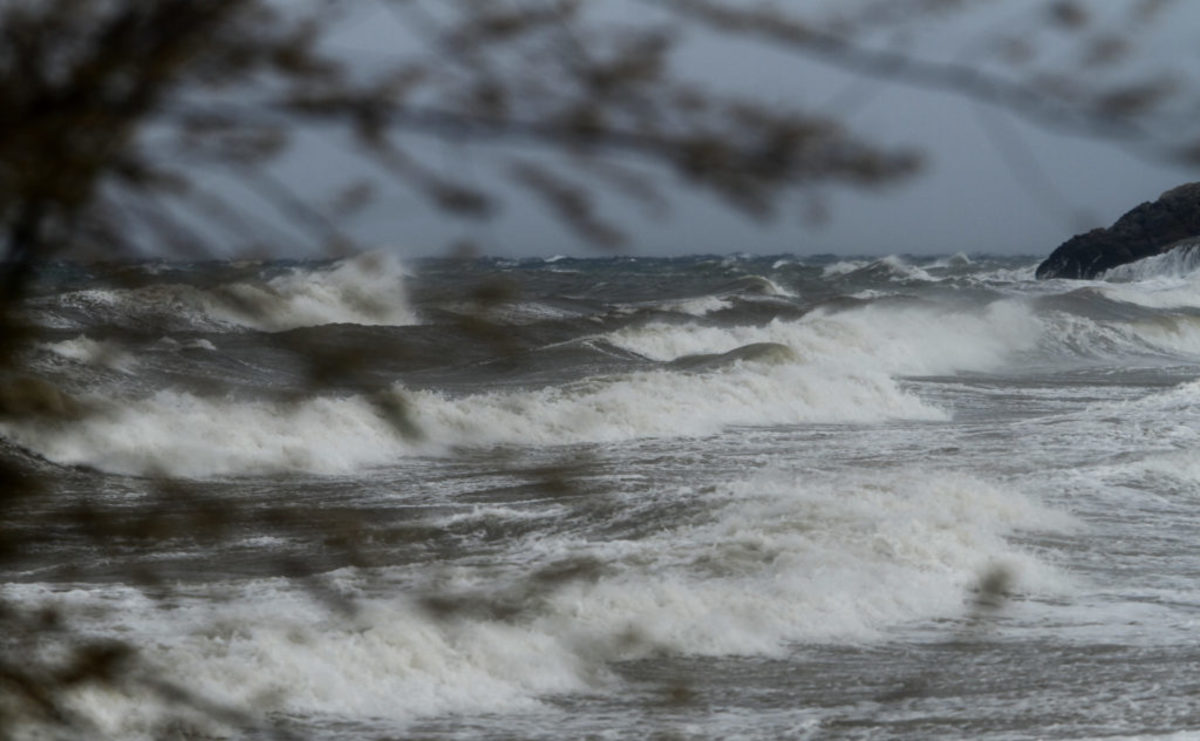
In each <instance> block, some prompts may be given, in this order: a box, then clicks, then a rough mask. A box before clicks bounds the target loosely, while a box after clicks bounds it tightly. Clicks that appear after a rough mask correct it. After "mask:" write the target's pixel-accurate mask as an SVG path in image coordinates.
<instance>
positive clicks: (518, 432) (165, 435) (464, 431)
mask: <svg viewBox="0 0 1200 741" xmlns="http://www.w3.org/2000/svg"><path fill="white" fill-rule="evenodd" d="M393 393H394V394H396V395H398V397H401V398H402V399H403V401H402V403H403V404H404V405H405V406H406V408H407V409H408V411H409V415H410V419H411V421H412V422H413V423H414V424H415V425H416V426H417V428H418V429H419V430H420V432H421V434H422V437H421V438H420V439H412V438H408V437H404V436H402V435H400V434H399V433H398V432H397V430H396V429H395V428H394V427H393V426H392V425H391V424H390V423H389V422H388V421H387V420H386V419H385V418H384V417H383V416H381V413H380V410H379V407H378V406H377V405H375V404H373V403H372V402H371V401H370V400H369V399H367V398H364V397H360V396H349V397H341V398H334V397H317V398H311V399H306V400H303V401H299V402H267V401H260V402H249V401H239V400H233V399H205V398H201V397H197V396H194V395H192V394H187V393H182V392H174V391H163V392H160V393H158V394H155V395H154V396H150V397H146V398H141V399H123V400H113V399H108V398H91V399H85V400H84V401H85V402H86V403H87V404H88V405H89V407H90V408H91V409H93V410H94V411H93V412H92V413H91V414H90V415H89V416H87V417H85V418H84V419H81V420H78V421H75V422H73V423H72V424H71V425H56V424H51V423H48V422H45V421H39V420H22V421H8V422H4V423H0V432H2V433H3V434H4V435H5V436H7V437H8V438H9V439H11V440H13V441H15V442H17V443H18V444H20V445H23V446H26V447H28V448H30V449H32V450H34V451H36V452H38V453H39V454H41V455H43V456H45V457H47V458H49V459H50V460H53V461H56V462H58V463H63V464H70V465H76V464H82V465H89V466H94V467H96V468H100V469H102V470H105V471H111V472H116V473H129V474H154V473H170V474H173V475H178V476H192V477H205V476H222V475H236V474H263V473H275V472H284V471H310V472H318V473H342V472H353V471H355V470H357V469H358V468H360V467H362V466H381V465H387V464H389V463H394V462H396V461H397V460H398V459H399V458H400V457H402V456H407V455H413V454H422V453H424V454H429V453H437V452H441V451H445V450H447V449H448V448H451V447H454V446H463V445H466V446H488V445H494V444H516V445H528V444H546V445H554V444H561V443H575V442H616V441H622V440H630V439H634V438H640V437H656V436H659V437H676V436H702V435H708V434H713V433H716V432H718V431H720V430H721V429H723V428H725V427H728V426H733V425H793V424H803V423H813V422H819V423H846V422H854V423H863V422H878V421H882V420H887V419H896V418H905V419H922V420H939V419H945V414H944V413H943V412H942V411H940V410H939V409H936V408H934V407H932V406H929V405H928V404H925V403H923V402H922V401H920V400H919V399H918V398H916V397H915V396H913V395H912V394H910V393H908V392H906V391H904V390H902V389H900V388H899V387H898V386H897V384H896V382H895V381H893V380H892V379H891V378H890V377H888V376H887V375H886V374H885V373H882V372H879V371H873V370H863V369H859V371H858V372H856V373H855V374H853V375H847V374H846V373H844V372H843V370H842V369H841V368H839V367H830V366H815V367H809V366H805V365H799V364H795V363H781V362H756V361H753V360H747V361H733V362H732V364H731V365H729V366H728V367H724V368H721V369H719V370H716V371H713V372H709V373H704V374H698V373H697V374H693V373H678V372H672V371H666V370H663V371H652V372H644V373H634V374H629V375H624V376H615V377H605V378H594V379H590V380H587V381H583V382H578V383H575V384H570V385H566V386H557V387H549V388H544V389H539V390H534V391H506V392H494V393H484V394H474V395H470V396H463V397H449V396H445V395H442V394H438V393H435V392H429V391H419V392H405V391H403V389H400V388H397V389H395V390H394V391H393Z"/></svg>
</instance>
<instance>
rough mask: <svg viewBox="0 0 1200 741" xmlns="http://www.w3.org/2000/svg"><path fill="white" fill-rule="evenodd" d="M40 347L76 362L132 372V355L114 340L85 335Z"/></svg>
mask: <svg viewBox="0 0 1200 741" xmlns="http://www.w3.org/2000/svg"><path fill="white" fill-rule="evenodd" d="M40 347H42V349H45V350H48V351H50V352H52V353H54V354H55V355H58V356H59V357H62V358H66V359H67V360H71V361H74V362H76V363H83V364H86V365H98V366H103V367H105V368H111V369H112V370H118V371H121V372H123V373H132V372H133V369H134V366H135V364H136V361H135V360H134V359H133V356H132V355H130V354H129V353H128V352H126V351H125V350H123V349H122V348H121V347H120V346H119V345H117V344H116V343H115V342H109V341H105V340H93V339H92V338H90V337H88V336H87V335H79V336H78V337H75V338H72V339H69V340H63V341H62V342H50V343H44V344H42V345H40Z"/></svg>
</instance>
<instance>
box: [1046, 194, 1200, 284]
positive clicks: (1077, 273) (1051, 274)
mask: <svg viewBox="0 0 1200 741" xmlns="http://www.w3.org/2000/svg"><path fill="white" fill-rule="evenodd" d="M1198 235H1200V182H1198V183H1187V184H1185V185H1180V186H1179V187H1177V188H1172V189H1171V190H1168V191H1167V192H1166V193H1163V194H1162V195H1161V196H1159V198H1158V200H1157V201H1154V202H1153V203H1151V202H1147V203H1143V204H1142V205H1140V206H1138V207H1137V208H1135V209H1133V210H1132V211H1129V212H1127V213H1126V214H1125V215H1124V216H1122V217H1121V218H1119V219H1117V221H1116V223H1115V224H1113V225H1112V226H1110V227H1108V228H1107V229H1093V230H1091V231H1090V232H1087V233H1086V234H1077V235H1075V236H1074V237H1071V238H1070V239H1068V240H1067V241H1066V242H1064V243H1063V244H1062V245H1060V246H1059V248H1058V249H1056V250H1054V252H1052V253H1050V257H1048V258H1046V260H1045V262H1043V263H1042V264H1041V265H1039V266H1038V269H1037V277H1038V278H1095V277H1096V276H1098V275H1099V274H1100V273H1103V272H1104V271H1105V270H1108V269H1109V268H1114V267H1116V266H1118V265H1124V264H1125V263H1128V262H1133V261H1134V260H1141V259H1142V258H1144V257H1151V256H1153V255H1159V254H1162V253H1164V252H1167V251H1168V250H1170V249H1172V248H1173V247H1175V246H1176V245H1178V244H1179V243H1181V242H1188V243H1191V242H1192V240H1190V239H1189V238H1192V237H1196V236H1198Z"/></svg>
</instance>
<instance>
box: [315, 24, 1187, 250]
mask: <svg viewBox="0 0 1200 741" xmlns="http://www.w3.org/2000/svg"><path fill="white" fill-rule="evenodd" d="M614 2H615V0H614ZM793 5H794V7H799V8H806V7H809V6H813V5H814V3H795V4H793ZM994 5H1000V7H1001V8H1002V9H1003V10H1004V11H1005V13H1006V14H1007V16H1008V17H1009V18H1015V19H1016V24H1017V25H1015V26H1014V28H1015V29H1017V30H1018V31H1019V30H1020V28H1021V26H1020V25H1019V24H1020V23H1021V22H1023V21H1028V18H1024V19H1023V18H1022V14H1023V13H1024V14H1026V15H1028V12H1027V11H1028V9H1029V8H1035V7H1042V6H1043V5H1044V3H1036V2H1033V1H1032V0H1030V1H1029V2H1026V1H1025V0H1020V1H1018V0H1013V1H1012V2H1008V3H1005V4H994ZM994 5H993V7H994ZM1132 5H1133V3H1132V2H1129V3H1111V2H1109V3H1104V4H1102V5H1099V6H1098V7H1101V8H1105V9H1112V8H1128V7H1132ZM619 7H620V6H619V4H613V5H610V6H607V8H606V9H612V12H614V13H618V14H619V13H620V12H626V11H625V10H618V8H619ZM629 7H631V8H633V9H632V10H629V11H628V12H638V11H637V9H636V4H634V5H630V6H629ZM785 7H788V6H787V5H786V4H785ZM975 21H978V17H976V18H975ZM1038 22H1040V21H1038ZM390 24H393V25H390ZM993 27H995V26H992V25H988V24H987V23H985V24H984V25H983V26H982V28H983V29H984V30H985V31H986V30H987V29H990V28H993ZM979 28H980V26H979V25H978V24H977V25H976V26H975V27H973V30H972V29H965V30H964V28H963V27H961V26H954V25H951V26H949V27H948V28H943V29H939V30H937V31H936V32H935V33H937V34H941V37H940V39H941V40H939V38H938V37H937V36H936V35H935V37H934V38H933V41H929V40H928V39H925V38H921V39H920V41H921V42H922V43H924V44H932V45H933V46H935V47H937V45H939V44H942V45H944V50H945V51H946V52H947V53H948V54H951V55H953V54H955V53H958V52H959V51H961V48H962V46H963V44H964V43H970V41H969V39H968V41H967V42H964V41H963V38H960V37H959V36H964V35H967V34H969V33H975V32H977V31H978V29H979ZM1118 28H1119V26H1118ZM1195 30H1200V3H1187V4H1186V6H1185V7H1180V8H1176V11H1175V13H1174V15H1172V16H1170V19H1169V21H1168V22H1164V23H1160V24H1159V26H1158V27H1156V28H1154V29H1152V36H1145V35H1143V36H1142V37H1139V38H1138V39H1137V41H1138V42H1139V44H1140V45H1139V47H1138V48H1139V49H1141V50H1143V53H1144V54H1145V55H1146V56H1147V57H1148V58H1149V61H1148V62H1147V64H1157V63H1163V62H1166V63H1168V64H1167V65H1166V66H1169V67H1172V68H1183V69H1189V68H1190V69H1195V68H1196V67H1197V62H1200V42H1198V41H1197V39H1200V34H1197V33H1195ZM918 35H919V34H918ZM401 36H402V31H400V30H398V29H397V28H396V27H395V26H394V18H389V17H388V16H387V14H385V13H384V14H381V13H377V12H372V11H367V12H364V14H363V15H362V17H361V18H359V19H357V20H356V21H355V22H354V23H352V24H349V25H348V27H347V29H346V31H345V32H344V33H342V34H341V36H340V37H339V39H338V43H339V44H343V45H346V46H347V47H353V48H356V49H364V50H376V51H378V50H386V49H387V48H389V47H392V46H394V44H395V43H396V39H397V38H400V37H401ZM1071 41H1072V39H1071V38H1068V37H1067V36H1066V35H1065V34H1057V35H1056V34H1055V33H1045V34H1043V35H1042V36H1039V38H1037V39H1036V42H1037V43H1038V44H1039V45H1040V49H1041V51H1042V54H1043V55H1044V56H1046V55H1049V56H1050V57H1053V55H1055V54H1065V53H1067V51H1065V50H1066V49H1068V47H1069V46H1070V42H1071ZM1056 45H1059V46H1061V47H1062V48H1061V49H1060V48H1057V46H1056ZM1072 48H1073V47H1072ZM1146 50H1149V51H1146ZM929 51H930V50H929V48H928V47H927V46H926V47H919V48H918V53H920V54H921V55H922V56H930V54H928V53H927V52H929ZM940 51H942V49H938V48H935V49H934V50H933V54H932V56H934V57H937V56H938V53H939V52H940ZM943 56H945V55H944V54H943ZM677 63H678V64H680V65H683V66H684V67H685V68H686V71H687V74H688V75H689V76H691V77H693V78H695V79H697V80H700V81H703V82H704V83H705V84H709V85H711V86H713V87H714V88H717V89H729V88H734V89H737V90H739V91H740V92H746V93H749V94H752V95H759V96H764V97H766V98H767V99H769V100H775V101H778V102H779V103H780V104H781V105H791V106H795V107H797V108H799V109H801V110H818V111H824V112H828V113H829V114H831V115H834V116H836V117H838V118H840V119H841V120H843V121H844V123H845V124H846V125H847V126H848V127H849V128H850V129H852V130H853V131H854V132H856V133H858V134H860V135H862V136H863V137H865V138H867V139H868V140H872V141H877V142H880V143H883V144H889V145H897V146H906V147H913V148H915V149H917V150H919V151H920V152H921V153H922V154H923V155H924V158H925V159H924V167H923V168H922V170H921V171H920V172H919V173H918V174H917V175H915V176H913V177H910V178H908V179H905V180H902V181H899V182H896V183H893V184H891V185H889V186H887V187H882V188H880V189H878V190H871V191H863V190H855V189H852V188H847V187H842V186H831V187H828V188H823V189H822V190H821V195H822V197H823V203H824V204H825V205H826V206H827V207H828V218H827V219H825V220H823V221H819V222H817V221H814V220H813V219H811V218H806V216H805V213H806V211H807V206H806V202H805V201H804V200H803V198H796V199H793V200H791V201H785V204H784V208H783V209H781V210H780V212H779V213H778V214H777V216H776V217H775V218H774V219H772V220H770V221H768V222H765V223H763V222H759V221H754V220H751V219H748V218H746V217H745V216H743V215H741V214H738V213H735V212H731V211H730V210H729V209H728V208H726V207H724V206H722V205H721V204H719V203H718V202H717V201H716V200H715V199H713V198H711V197H708V196H705V195H702V194H696V193H693V192H689V191H687V189H686V188H685V187H684V186H682V185H681V184H679V183H678V182H676V181H674V180H673V179H672V177H671V176H669V175H667V176H664V178H663V179H662V180H661V182H662V183H663V184H665V185H667V186H669V187H670V190H671V193H672V199H673V204H672V207H671V209H670V210H669V212H668V213H666V214H665V215H660V216H657V217H649V216H647V215H646V213H645V212H644V209H639V208H637V207H635V206H634V205H631V204H629V203H627V202H625V201H622V200H621V199H611V198H606V199H604V200H603V205H604V206H605V207H606V208H607V209H608V211H607V213H608V214H609V216H610V217H615V218H616V219H617V220H618V221H620V222H621V223H622V224H623V225H624V226H625V227H626V230H627V231H628V232H629V234H630V236H631V238H632V239H631V243H630V244H629V245H628V246H627V248H626V249H627V250H628V251H629V252H630V253H634V254H654V255H670V254H688V253H727V252H739V251H740V252H750V253H780V252H789V253H799V254H816V253H827V252H828V253H836V254H847V255H849V254H865V255H873V254H893V253H919V254H930V253H938V254H945V253H955V252H966V253H999V254H1033V255H1042V254H1047V253H1049V252H1050V251H1051V250H1052V249H1053V248H1054V247H1056V246H1057V245H1058V244H1059V243H1061V242H1062V241H1064V240H1065V239H1067V238H1068V237H1070V236H1071V235H1072V234H1074V233H1076V232H1079V231H1083V230H1085V229H1086V228H1090V227H1094V226H1106V225H1108V224H1110V223H1111V222H1112V221H1113V220H1115V219H1116V218H1117V217H1118V216H1120V215H1121V214H1122V213H1123V212H1125V211H1126V210H1128V209H1129V208H1132V207H1133V206H1135V205H1137V204H1138V203H1140V202H1142V201H1144V200H1152V199H1153V198H1155V197H1157V196H1158V195H1159V194H1160V193H1161V192H1162V191H1164V190H1166V189H1168V188H1171V187H1173V186H1175V185H1178V184H1179V183H1181V182H1186V181H1188V180H1196V179H1200V171H1197V170H1196V169H1191V170H1188V169H1186V168H1183V167H1180V166H1169V165H1165V164H1162V163H1157V162H1152V161H1148V160H1146V159H1143V158H1139V157H1138V156H1135V155H1133V154H1131V153H1130V152H1129V151H1127V150H1126V149H1124V148H1122V147H1120V146H1116V145H1114V144H1112V143H1110V142H1106V141H1102V140H1097V139H1090V138H1087V137H1083V136H1079V135H1072V134H1065V133H1062V132H1054V131H1049V130H1047V129H1045V128H1041V127H1039V126H1035V125H1032V124H1030V123H1029V122H1028V121H1026V120H1024V119H1022V118H1020V117H1019V116H1017V115H1014V114H1013V112H1011V111H1009V110H1006V109H1003V108H997V107H993V106H990V105H987V104H982V103H978V102H975V101H972V100H969V99H966V98H964V97H963V96H961V95H956V94H950V93H945V92H934V91H929V90H925V89H920V88H916V87H912V86H908V85H903V84H898V83H892V82H885V81H863V80H861V79H860V78H856V77H855V76H853V75H848V74H846V73H843V72H840V71H837V70H832V69H830V68H828V67H826V66H824V65H822V64H819V63H814V62H811V61H805V60H802V59H799V58H797V57H795V56H793V55H789V54H784V53H781V52H778V51H773V50H763V49H761V48H758V47H756V46H755V45H749V44H736V43H735V44H728V43H725V42H721V41H718V40H715V39H712V38H707V37H705V36H704V35H703V34H699V35H698V36H695V37H694V40H692V41H690V42H689V44H688V45H687V46H686V47H685V48H684V54H683V55H682V57H681V58H680V60H679V61H678V62H677ZM834 101H842V102H841V103H836V104H835V103H834ZM422 146H423V147H424V152H425V154H426V159H427V161H428V162H432V163H435V165H437V166H441V167H446V168H450V169H452V170H453V171H454V172H455V173H456V174H458V175H460V176H461V175H462V174H463V173H466V174H467V176H468V179H470V178H478V179H479V181H480V182H481V183H483V184H485V185H498V184H499V182H500V181H498V180H493V179H491V176H490V175H489V174H488V173H489V167H490V165H491V164H492V163H493V162H494V161H495V159H496V158H497V157H498V156H499V154H498V153H497V152H495V151H494V150H493V149H491V148H489V147H488V146H484V145H478V144H476V145H469V146H466V145H455V146H449V145H446V144H443V143H438V142H432V141H431V142H429V143H428V144H426V145H422ZM307 162H308V164H306V165H302V166H299V168H298V171H299V172H301V173H302V174H303V176H306V177H313V178H315V179H318V180H319V179H320V178H321V177H322V175H321V173H324V172H327V171H328V167H330V166H331V164H330V163H327V162H324V161H323V160H322V158H321V157H320V156H312V157H310V158H309V159H308V160H307ZM314 162H315V163H317V164H315V165H314V164H312V163H314ZM498 187H501V188H503V187H504V186H502V185H498ZM359 223H360V227H359V234H360V235H361V236H362V238H363V240H364V241H365V242H366V243H368V244H371V245H375V246H380V247H387V248H394V249H396V250H397V251H399V252H400V253H401V254H403V255H414V256H415V255H427V254H439V253H440V252H441V251H443V250H444V249H445V246H446V245H447V244H448V243H450V242H452V241H454V240H456V239H460V238H461V239H469V240H471V241H472V242H474V243H476V244H477V245H479V246H480V247H481V248H482V249H483V250H484V251H485V252H486V253H489V254H499V255H541V256H547V255H553V254H570V255H594V254H598V253H597V251H596V249H595V248H592V247H589V246H588V245H586V244H584V243H582V242H581V240H580V239H579V238H578V237H576V236H575V235H573V234H572V233H571V232H570V231H569V230H567V229H566V228H564V227H563V226H562V225H561V224H559V223H558V222H557V221H556V220H555V219H554V218H553V217H552V216H549V215H548V214H546V213H545V212H544V211H543V210H542V209H541V208H539V207H538V206H536V205H535V204H532V203H530V202H529V201H528V200H526V199H523V198H521V197H520V196H516V195H513V196H511V197H508V198H507V199H506V204H505V207H504V208H503V209H502V211H501V212H500V213H499V214H498V215H497V216H496V217H495V218H493V219H491V220H489V221H487V222H482V223H465V222H461V221H458V220H454V219H449V218H447V217H446V216H445V215H443V214H440V213H436V212H434V211H432V210H431V209H430V208H429V207H428V206H427V205H426V204H425V203H424V202H423V201H422V200H420V199H419V198H418V197H416V196H415V195H412V194H401V193H394V194H387V195H386V197H385V198H383V199H382V200H381V202H380V203H378V204H377V205H375V206H374V207H372V208H371V209H370V210H369V211H368V212H367V213H365V214H364V215H363V216H362V217H361V219H360V222H359Z"/></svg>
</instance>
